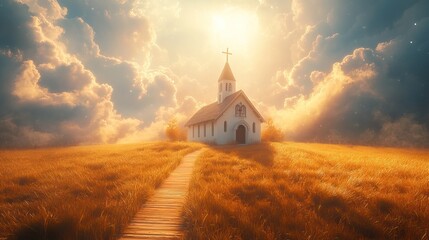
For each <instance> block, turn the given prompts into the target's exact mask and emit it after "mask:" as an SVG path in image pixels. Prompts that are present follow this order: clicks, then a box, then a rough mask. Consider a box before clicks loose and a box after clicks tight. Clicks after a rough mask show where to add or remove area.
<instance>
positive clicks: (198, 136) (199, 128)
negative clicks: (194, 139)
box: [198, 124, 200, 137]
mask: <svg viewBox="0 0 429 240" xmlns="http://www.w3.org/2000/svg"><path fill="white" fill-rule="evenodd" d="M198 137H200V124H198Z"/></svg>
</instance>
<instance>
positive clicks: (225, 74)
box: [218, 62, 235, 81]
mask: <svg viewBox="0 0 429 240" xmlns="http://www.w3.org/2000/svg"><path fill="white" fill-rule="evenodd" d="M222 80H232V81H235V78H234V74H232V70H231V67H230V66H229V64H228V62H226V63H225V66H224V67H223V70H222V73H221V74H220V76H219V80H218V81H222Z"/></svg>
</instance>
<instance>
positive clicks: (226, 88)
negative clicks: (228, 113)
mask: <svg viewBox="0 0 429 240" xmlns="http://www.w3.org/2000/svg"><path fill="white" fill-rule="evenodd" d="M225 91H228V83H225Z"/></svg>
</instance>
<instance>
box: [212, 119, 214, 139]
mask: <svg viewBox="0 0 429 240" xmlns="http://www.w3.org/2000/svg"><path fill="white" fill-rule="evenodd" d="M212 136H214V122H212Z"/></svg>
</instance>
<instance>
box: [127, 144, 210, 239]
mask: <svg viewBox="0 0 429 240" xmlns="http://www.w3.org/2000/svg"><path fill="white" fill-rule="evenodd" d="M202 151H204V150H203V149H201V150H198V151H195V152H193V153H190V154H188V155H186V156H185V157H184V158H183V159H182V161H181V163H180V164H179V166H177V168H176V169H175V170H174V171H173V172H172V173H171V174H170V176H169V177H168V178H167V179H166V180H165V181H164V183H163V184H162V185H161V186H160V187H159V188H158V189H157V190H156V191H155V194H154V195H153V196H152V197H151V198H149V199H148V200H147V202H146V203H145V204H144V205H143V207H142V208H141V209H140V210H139V211H138V212H137V214H136V216H135V217H134V219H133V220H132V221H131V223H130V225H129V226H128V227H127V228H126V229H125V231H124V232H123V235H122V237H121V239H124V240H125V239H181V238H182V208H183V204H184V203H185V197H186V194H187V192H188V186H189V182H190V180H191V176H192V170H193V168H194V163H195V160H196V159H197V156H198V155H199V154H200V153H201V152H202Z"/></svg>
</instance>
